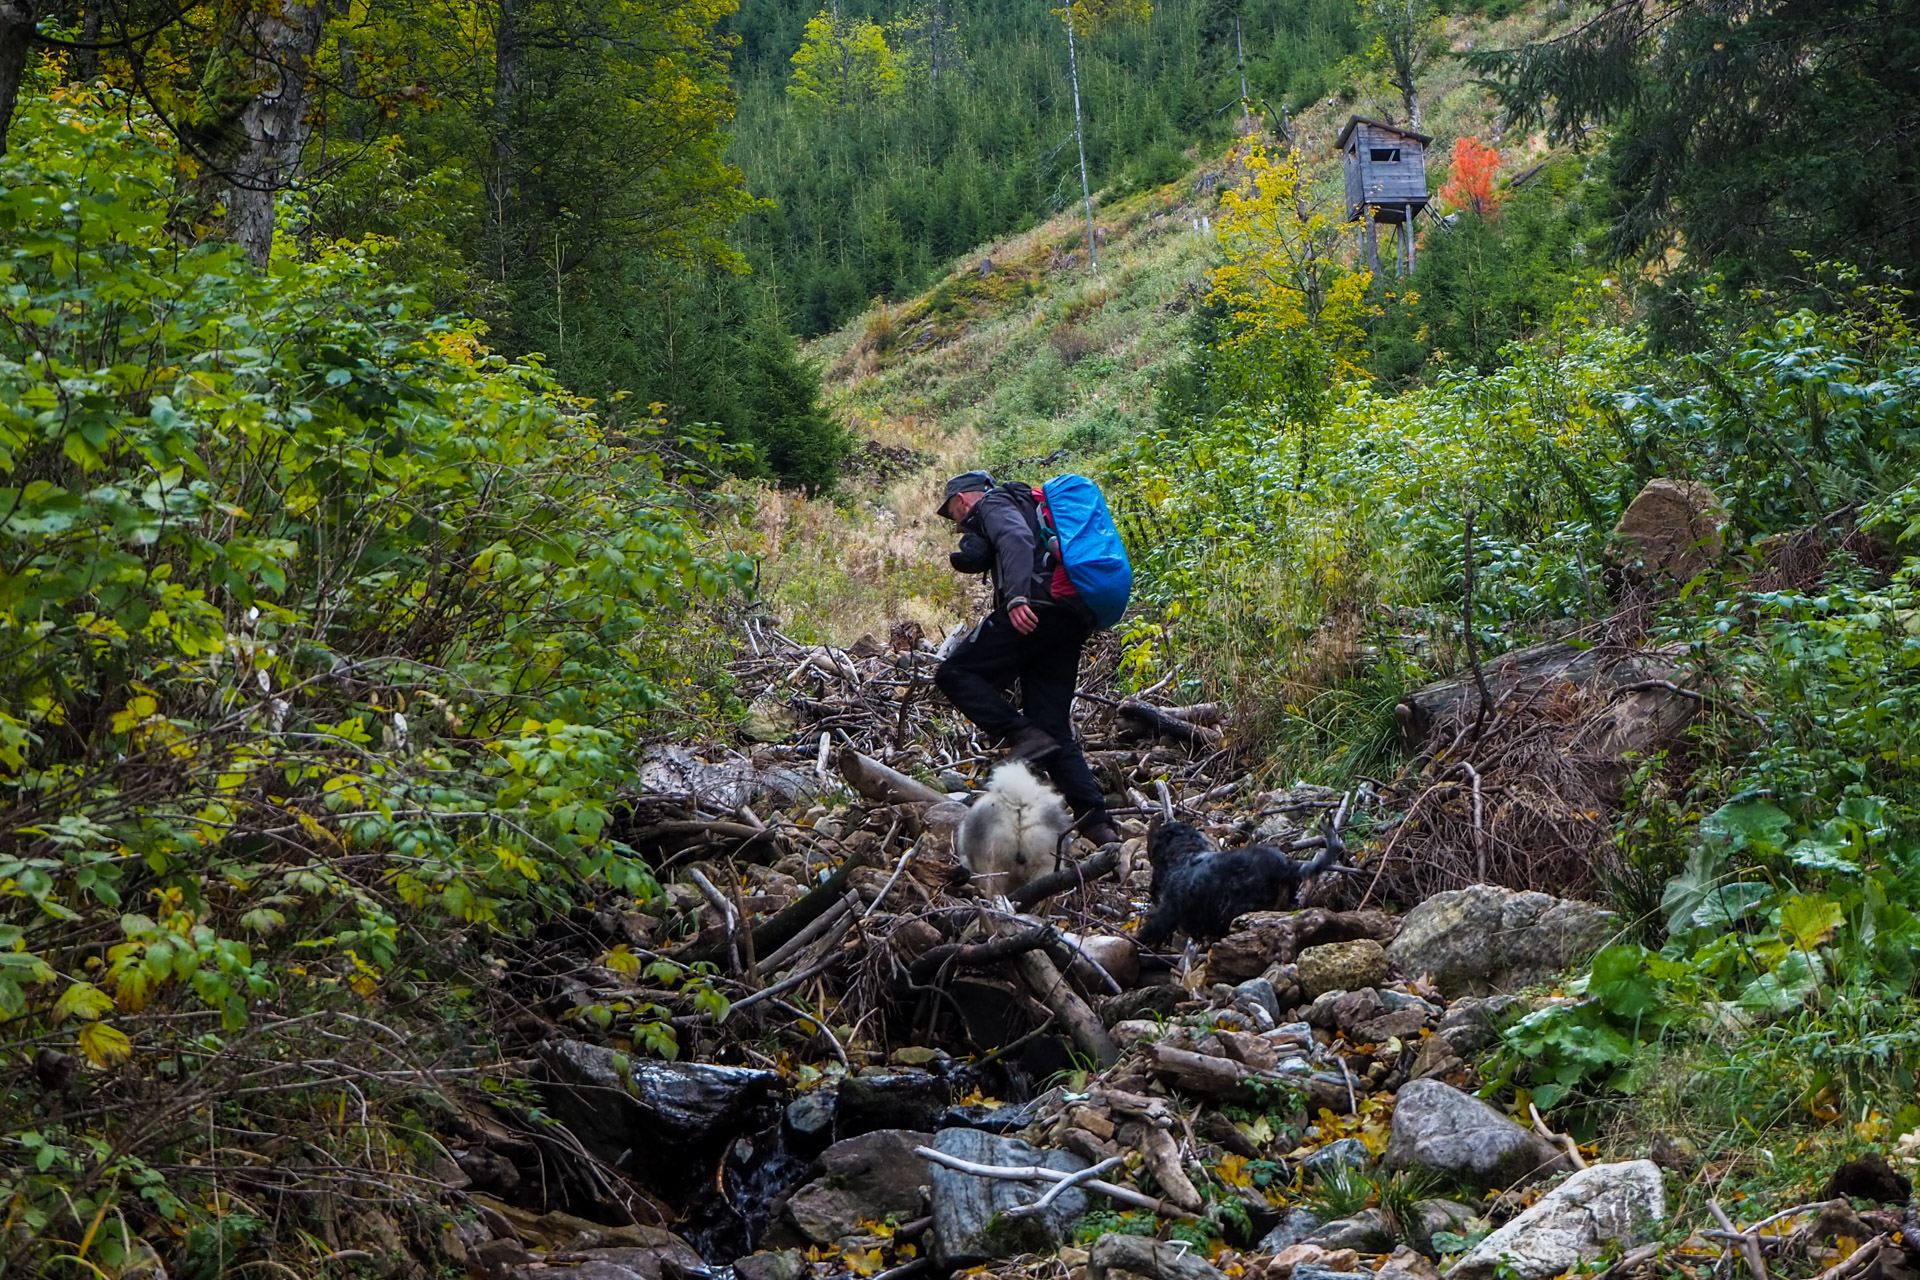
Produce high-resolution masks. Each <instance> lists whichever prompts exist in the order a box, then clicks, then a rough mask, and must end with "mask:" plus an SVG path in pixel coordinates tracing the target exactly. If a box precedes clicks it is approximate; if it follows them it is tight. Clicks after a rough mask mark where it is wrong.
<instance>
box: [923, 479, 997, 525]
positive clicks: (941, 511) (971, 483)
mask: <svg viewBox="0 0 1920 1280" xmlns="http://www.w3.org/2000/svg"><path fill="white" fill-rule="evenodd" d="M991 488H993V477H992V476H990V475H988V474H987V473H986V472H984V471H962V472H961V473H960V474H959V475H957V476H955V477H954V478H953V479H951V480H949V481H947V496H946V497H944V498H942V499H940V505H939V506H937V507H935V508H934V509H933V514H935V515H937V516H944V515H945V514H947V504H948V503H949V502H952V501H953V497H954V495H955V494H957V493H985V492H986V491H987V490H989V489H991Z"/></svg>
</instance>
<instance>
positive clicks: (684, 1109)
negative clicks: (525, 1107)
mask: <svg viewBox="0 0 1920 1280" xmlns="http://www.w3.org/2000/svg"><path fill="white" fill-rule="evenodd" d="M538 1052H539V1055H540V1059H541V1062H542V1064H543V1065H544V1067H545V1072H546V1076H547V1079H546V1080H545V1081H544V1082H543V1083H541V1085H540V1093H541V1096H542V1098H544V1099H545V1101H546V1104H547V1109H548V1111H549V1112H550V1113H551V1114H552V1115H553V1117H554V1118H555V1119H557V1120H559V1121H560V1122H561V1123H562V1124H565V1125H566V1126H567V1127H568V1128H569V1129H571V1130H572V1131H573V1133H574V1135H575V1136H576V1137H578V1138H579V1139H580V1143H581V1145H582V1146H584V1147H585V1148H586V1149H587V1150H588V1151H589V1152H591V1153H592V1154H593V1155H595V1156H597V1157H599V1158H600V1159H602V1160H605V1161H606V1162H607V1163H608V1164H613V1165H619V1164H620V1163H621V1161H622V1160H623V1159H626V1158H628V1153H629V1152H653V1151H661V1150H668V1151H676V1152H679V1153H682V1154H684V1156H685V1157H686V1158H684V1159H675V1160H673V1161H670V1162H669V1161H656V1160H642V1161H639V1162H637V1164H636V1166H635V1167H637V1168H640V1169H641V1170H642V1172H644V1173H646V1174H647V1175H649V1176H650V1177H652V1178H653V1180H654V1181H656V1182H657V1183H659V1184H662V1185H674V1184H677V1183H684V1182H688V1181H691V1180H697V1179H699V1178H700V1177H702V1176H704V1171H705V1170H706V1169H708V1168H709V1167H710V1162H709V1161H708V1159H707V1156H708V1155H709V1154H710V1153H712V1152H716V1151H717V1150H718V1149H719V1148H720V1147H721V1146H723V1145H724V1144H725V1143H726V1142H727V1141H728V1140H729V1139H731V1138H733V1137H734V1136H736V1135H738V1134H741V1133H752V1132H757V1131H759V1130H761V1129H763V1128H765V1127H766V1126H767V1125H768V1124H770V1123H771V1122H772V1121H773V1119H774V1116H775V1107H776V1105H777V1097H778V1094H779V1092H780V1088H781V1081H780V1077H779V1075H777V1074H776V1073H774V1072H772V1071H759V1070H755V1069H752V1068H748V1067H723V1066H715V1065H713V1064H711V1063H705V1062H653V1061H650V1060H647V1059H644V1058H633V1059H625V1061H626V1069H625V1070H624V1071H622V1070H620V1069H619V1068H618V1067H617V1066H616V1058H624V1055H616V1054H615V1053H614V1051H613V1050H612V1049H609V1048H606V1047H605V1046H603V1045H594V1044H585V1043H583V1042H581V1041H578V1040H549V1041H547V1042H545V1043H543V1044H542V1045H541V1046H540V1047H539V1050H538Z"/></svg>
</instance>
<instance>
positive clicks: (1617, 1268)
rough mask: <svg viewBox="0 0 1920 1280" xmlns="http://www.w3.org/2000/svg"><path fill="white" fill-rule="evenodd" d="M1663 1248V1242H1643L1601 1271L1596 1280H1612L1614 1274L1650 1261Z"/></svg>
mask: <svg viewBox="0 0 1920 1280" xmlns="http://www.w3.org/2000/svg"><path fill="white" fill-rule="evenodd" d="M1664 1248H1666V1246H1665V1245H1664V1244H1661V1243H1659V1242H1658V1241H1656V1242H1655V1243H1653V1244H1643V1245H1641V1246H1640V1247H1639V1248H1638V1249H1635V1250H1634V1251H1633V1252H1632V1253H1629V1254H1627V1255H1625V1256H1624V1257H1622V1258H1620V1259H1619V1260H1618V1261H1616V1262H1615V1263H1614V1264H1613V1265H1612V1266H1610V1267H1608V1268H1607V1269H1606V1270H1605V1271H1602V1272H1601V1273H1600V1275H1599V1277H1598V1280H1614V1278H1615V1277H1616V1276H1624V1275H1625V1274H1626V1273H1627V1272H1629V1271H1632V1270H1633V1269H1634V1268H1635V1267H1638V1266H1642V1265H1644V1264H1646V1263H1649V1262H1652V1261H1653V1260H1654V1258H1655V1257H1656V1256H1658V1255H1659V1253H1660V1251H1661V1250H1662V1249H1664Z"/></svg>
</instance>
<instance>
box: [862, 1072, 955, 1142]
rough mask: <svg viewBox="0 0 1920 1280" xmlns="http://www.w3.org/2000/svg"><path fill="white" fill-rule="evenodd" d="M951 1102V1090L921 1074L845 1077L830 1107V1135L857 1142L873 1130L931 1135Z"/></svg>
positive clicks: (883, 1073)
mask: <svg viewBox="0 0 1920 1280" xmlns="http://www.w3.org/2000/svg"><path fill="white" fill-rule="evenodd" d="M952 1101H953V1090H952V1089H951V1088H950V1087H949V1086H948V1084H947V1082H946V1081H945V1080H944V1079H942V1078H941V1077H939V1076H936V1075H933V1074H931V1073H929V1072H925V1071H888V1072H882V1073H880V1074H877V1075H870V1076H867V1075H862V1076H849V1077H848V1078H846V1079H845V1080H842V1081H841V1082H840V1090H839V1097H838V1099H837V1101H836V1103H835V1106H834V1132H836V1133H837V1134H839V1136H840V1137H842V1138H857V1137H859V1136H860V1135H861V1134H863V1133H872V1132H873V1131H874V1130H875V1129H917V1130H923V1131H927V1132H931V1131H932V1130H934V1129H937V1128H939V1126H940V1117H941V1116H942V1115H943V1114H944V1113H945V1112H946V1109H947V1107H948V1106H949V1105H950V1104H951V1103H952Z"/></svg>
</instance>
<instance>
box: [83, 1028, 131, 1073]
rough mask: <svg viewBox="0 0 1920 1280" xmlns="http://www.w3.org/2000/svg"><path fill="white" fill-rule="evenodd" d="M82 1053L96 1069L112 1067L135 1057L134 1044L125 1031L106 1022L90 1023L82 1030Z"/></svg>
mask: <svg viewBox="0 0 1920 1280" xmlns="http://www.w3.org/2000/svg"><path fill="white" fill-rule="evenodd" d="M80 1052H82V1053H84V1054H86V1055H87V1061H89V1062H91V1063H92V1064H93V1065H94V1066H96V1067H111V1066H113V1065H114V1064H115V1063H117V1062H125V1061H126V1060H127V1059H128V1058H131V1057H132V1056H133V1042H132V1041H131V1040H129V1039H127V1035H126V1032H124V1031H118V1030H116V1029H114V1028H113V1027H110V1026H108V1025H107V1024H106V1023H104V1022H89V1023H88V1024H87V1025H86V1026H84V1027H82V1028H80Z"/></svg>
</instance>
